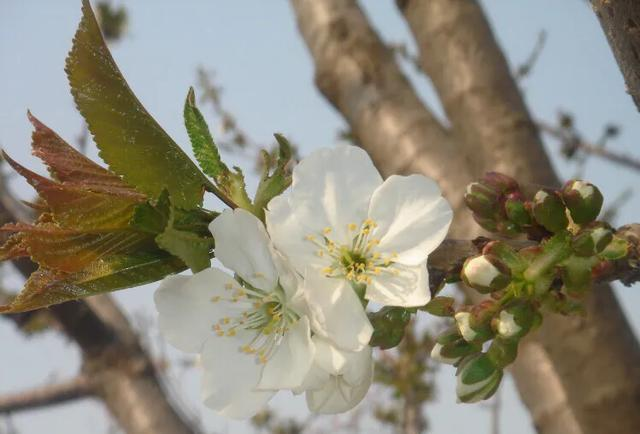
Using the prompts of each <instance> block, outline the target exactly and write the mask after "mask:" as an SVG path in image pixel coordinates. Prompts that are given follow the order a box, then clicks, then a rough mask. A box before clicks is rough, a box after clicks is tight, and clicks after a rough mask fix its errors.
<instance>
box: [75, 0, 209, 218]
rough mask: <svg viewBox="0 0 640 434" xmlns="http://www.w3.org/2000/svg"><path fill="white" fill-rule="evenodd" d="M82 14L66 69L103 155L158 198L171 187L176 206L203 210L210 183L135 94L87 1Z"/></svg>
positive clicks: (119, 171)
mask: <svg viewBox="0 0 640 434" xmlns="http://www.w3.org/2000/svg"><path fill="white" fill-rule="evenodd" d="M82 12H83V15H82V20H81V21H80V25H79V27H78V30H77V32H76V34H75V38H74V41H73V47H72V49H71V52H70V53H69V56H68V57H67V61H66V68H65V70H66V72H67V76H68V78H69V83H70V85H71V93H72V94H73V97H74V100H75V102H76V105H77V107H78V109H79V111H80V113H81V114H82V116H83V117H84V118H85V120H86V122H87V125H88V126H89V130H90V131H91V133H92V134H93V137H94V139H95V142H96V144H97V145H98V148H100V156H101V157H102V159H103V160H104V161H106V162H107V164H109V167H110V168H111V170H113V171H114V172H116V173H117V174H119V175H121V176H123V177H124V180H125V181H126V182H128V183H129V184H131V185H133V186H135V187H136V188H137V189H138V190H139V191H141V192H143V193H146V194H147V195H149V196H150V197H151V198H153V199H157V198H158V197H159V196H160V194H161V193H162V190H164V189H165V188H166V189H167V190H168V191H169V194H170V196H171V199H172V201H173V203H174V204H175V205H176V206H179V207H180V208H184V209H190V208H194V207H196V206H198V205H200V204H201V203H202V196H203V192H204V190H203V185H205V184H207V183H208V180H207V179H206V177H205V176H204V175H203V174H202V172H200V170H199V169H198V167H197V166H196V165H195V164H194V163H193V162H192V161H191V160H190V159H189V157H188V156H187V155H186V154H185V153H184V152H183V151H182V149H180V147H179V146H178V145H177V144H176V143H175V142H174V141H173V140H172V139H171V138H170V137H169V135H168V134H167V133H166V132H165V131H164V130H163V129H162V127H160V125H159V124H158V123H157V122H156V121H155V119H153V118H152V117H151V115H150V114H149V113H148V112H147V110H146V109H145V108H144V107H143V105H142V104H141V103H140V101H138V99H137V98H136V96H135V95H134V94H133V92H132V91H131V89H130V88H129V85H128V84H127V82H126V81H125V79H124V77H123V76H122V73H121V72H120V70H119V69H118V67H117V65H116V63H115V61H114V60H113V57H112V56H111V53H110V52H109V49H108V48H107V45H106V44H105V42H104V39H103V37H102V34H101V32H100V28H99V27H98V23H97V21H96V18H95V16H94V14H93V11H92V10H91V6H90V4H89V1H88V0H83V2H82Z"/></svg>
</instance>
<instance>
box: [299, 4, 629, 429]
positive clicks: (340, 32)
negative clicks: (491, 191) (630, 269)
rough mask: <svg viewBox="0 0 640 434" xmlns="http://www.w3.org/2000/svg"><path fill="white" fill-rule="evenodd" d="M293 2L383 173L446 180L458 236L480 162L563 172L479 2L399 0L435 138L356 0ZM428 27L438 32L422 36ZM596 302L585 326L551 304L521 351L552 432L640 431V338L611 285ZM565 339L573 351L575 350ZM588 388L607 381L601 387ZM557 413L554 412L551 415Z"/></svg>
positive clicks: (541, 179)
mask: <svg viewBox="0 0 640 434" xmlns="http://www.w3.org/2000/svg"><path fill="white" fill-rule="evenodd" d="M292 5H293V7H294V10H295V12H296V17H297V20H298V26H299V28H300V31H301V33H302V35H303V37H304V39H305V41H306V43H307V45H308V46H309V49H310V51H311V55H312V57H313V60H314V62H315V65H316V71H317V72H316V83H317V84H318V87H319V88H320V90H321V91H322V92H323V94H324V95H325V96H326V97H327V99H329V101H330V102H331V103H332V104H333V105H334V106H335V107H336V108H337V109H338V110H339V111H340V112H341V113H342V114H343V116H344V117H345V118H346V120H347V121H348V122H349V124H350V126H351V128H352V130H353V132H354V134H355V136H356V137H357V139H358V141H359V143H360V144H361V146H363V147H364V148H365V149H366V150H367V151H368V152H369V153H370V154H371V156H372V158H373V160H374V162H375V163H376V165H377V166H378V167H379V168H380V170H381V171H382V172H383V173H384V174H385V175H389V174H391V173H398V172H400V173H408V172H417V173H424V174H426V175H429V176H431V177H433V178H435V179H436V180H437V181H438V182H439V183H440V185H441V187H442V188H443V191H444V193H445V195H446V196H447V197H448V198H449V199H450V200H451V202H452V205H453V207H454V210H455V211H456V217H455V223H454V227H453V228H452V234H453V235H454V236H456V237H470V236H474V235H476V234H477V227H476V225H474V224H473V223H471V222H470V219H469V213H467V212H465V211H464V209H463V206H462V204H461V198H462V195H463V192H464V188H465V186H466V184H467V183H468V182H469V181H470V180H471V179H472V178H473V177H474V176H477V175H478V174H480V173H481V172H482V171H484V170H488V169H494V170H496V169H497V170H500V171H503V172H505V173H509V174H513V175H515V176H516V177H517V178H518V179H519V180H521V181H523V182H532V183H544V184H551V185H553V184H557V182H558V180H557V177H556V176H555V174H554V173H553V170H552V168H551V165H550V164H549V160H548V158H547V156H546V155H545V154H544V151H543V148H542V145H541V143H540V140H539V137H538V135H537V130H536V128H535V126H534V124H533V122H532V120H531V117H530V116H529V114H528V112H527V110H526V107H525V106H524V103H523V102H522V97H521V96H520V94H519V92H518V89H517V87H516V85H515V83H514V82H513V80H512V78H511V76H510V74H509V68H508V67H507V64H506V61H505V59H504V56H503V55H502V53H501V51H500V49H499V47H498V45H497V43H496V41H495V38H494V37H493V34H492V32H491V29H490V28H489V25H488V23H487V21H486V18H485V17H484V15H483V13H482V11H481V9H480V8H479V7H478V6H477V4H476V3H475V2H473V1H470V0H447V1H444V0H430V1H417V0H416V1H404V2H400V7H401V9H402V11H403V13H404V14H405V16H406V17H407V21H408V22H409V25H410V27H411V29H412V31H413V32H414V35H415V36H416V39H417V40H418V45H419V47H420V49H421V63H422V66H423V68H424V69H425V71H427V72H428V73H429V74H430V76H431V78H432V80H433V82H434V85H435V86H436V88H437V90H438V93H439V95H440V96H441V98H442V99H443V105H444V106H445V110H446V111H447V116H448V117H449V118H450V120H451V124H452V129H451V131H446V134H445V135H444V138H446V140H437V138H440V137H442V127H440V126H439V125H435V126H434V124H433V122H422V120H423V119H426V120H427V121H430V120H431V119H430V118H428V117H425V116H424V115H423V114H424V113H425V112H426V113H428V111H426V109H425V108H424V106H423V105H422V104H421V103H420V102H419V101H418V100H417V98H416V97H415V94H414V91H413V89H411V86H410V85H409V83H408V82H407V80H406V78H405V77H404V76H403V75H402V74H401V72H400V71H399V69H398V67H397V65H396V64H395V62H394V60H393V59H392V58H391V56H390V55H389V53H388V50H387V48H386V47H385V46H384V45H383V43H382V42H381V41H380V39H379V38H378V36H377V35H376V34H375V32H374V31H373V29H372V28H371V26H370V25H369V23H368V21H367V19H366V17H365V16H364V14H363V13H362V11H361V10H360V9H359V8H358V6H357V4H356V3H355V1H353V0H292ZM438 20H440V22H438ZM429 38H432V39H433V40H429V41H427V40H425V39H429ZM438 57H439V58H438ZM433 58H435V59H433ZM399 94H401V95H402V98H397V96H398V95H399ZM411 94H414V95H413V96H411ZM381 107H382V108H384V110H381V109H380V108H381ZM381 113H383V114H381ZM408 119H411V120H412V122H408V121H407V120H408ZM395 122H399V125H402V126H404V127H402V128H399V127H398V124H395ZM407 125H410V127H411V128H408V126H407ZM411 131H413V132H419V133H415V134H411V133H410V132H411ZM434 137H435V138H436V140H434ZM465 155H471V156H473V161H469V160H470V159H469V158H468V157H465ZM588 305H589V309H588V310H589V312H588V316H587V318H584V319H580V320H579V324H580V325H579V326H577V325H576V320H567V319H566V318H558V317H556V316H551V315H550V316H548V317H547V318H546V319H545V323H544V326H543V327H542V329H541V330H540V332H539V333H537V334H536V335H535V336H534V337H533V338H532V339H530V340H529V342H528V343H527V344H525V345H523V348H522V353H523V354H525V355H526V354H529V353H533V352H534V350H538V351H537V353H536V354H537V355H538V358H533V357H532V358H527V357H521V358H520V360H519V362H518V363H517V365H516V366H515V368H514V374H515V378H516V382H517V385H518V388H519V391H520V393H521V395H522V397H523V399H524V401H525V403H526V404H527V405H528V407H529V409H530V411H531V413H532V416H533V417H534V423H535V424H536V426H537V427H538V429H539V430H540V432H543V433H545V434H551V433H553V434H555V433H558V434H559V433H562V434H567V433H585V434H587V433H589V434H590V433H594V434H595V433H602V432H616V433H618V432H619V433H630V434H631V433H636V432H640V417H639V416H638V415H635V416H634V415H633V409H635V408H637V406H638V401H637V396H638V393H639V391H640V372H638V369H639V368H638V366H640V348H639V347H638V344H637V341H636V340H635V338H634V337H633V333H632V332H631V330H630V328H629V325H628V324H627V323H626V320H625V318H624V316H623V314H622V312H621V310H620V307H619V306H618V304H617V301H616V300H615V297H614V296H613V293H612V292H611V291H610V289H608V288H600V289H599V290H598V293H597V294H596V295H595V296H594V297H593V298H592V299H591V301H590V302H589V303H588ZM612 324H615V325H616V327H617V328H616V333H612V331H613V329H612V328H611V325H612ZM567 345H570V346H569V347H570V348H571V349H574V350H575V351H574V352H572V351H566V349H567ZM586 348H591V352H590V354H585V352H584V350H586ZM596 349H597V350H596ZM541 350H542V351H541ZM542 361H543V362H542ZM605 366H606V369H605V368H604V367H605ZM596 369H597V371H598V372H597V374H596V372H595V370H596ZM532 378H535V379H536V380H535V381H532V380H531V379H532ZM605 389H606V392H607V393H606V394H605V393H604V391H605ZM589 390H593V391H601V392H600V393H598V395H597V396H596V395H591V394H590V393H587V391H589ZM563 396H566V399H565V398H563ZM549 414H553V415H554V417H551V418H549V417H545V416H546V415H549ZM622 419H624V420H622Z"/></svg>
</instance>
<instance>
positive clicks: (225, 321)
mask: <svg viewBox="0 0 640 434" xmlns="http://www.w3.org/2000/svg"><path fill="white" fill-rule="evenodd" d="M230 322H231V319H230V318H229V317H224V318H222V324H229V323H230Z"/></svg>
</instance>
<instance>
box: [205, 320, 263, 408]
mask: <svg viewBox="0 0 640 434" xmlns="http://www.w3.org/2000/svg"><path fill="white" fill-rule="evenodd" d="M251 336H253V334H252V333H249V332H239V333H238V334H237V335H236V336H233V337H228V336H223V337H218V336H214V337H211V338H209V339H207V341H206V343H205V345H204V349H203V351H202V366H203V369H204V377H203V381H202V398H203V401H204V403H205V405H206V406H207V407H209V408H212V409H213V410H215V411H216V412H218V413H219V414H222V415H223V416H226V417H230V418H234V419H247V418H249V417H251V416H253V415H255V414H256V413H258V411H260V409H262V407H264V405H265V404H266V403H267V402H268V401H269V399H271V397H272V396H273V395H274V394H275V392H272V391H256V390H255V387H256V385H257V384H258V381H259V379H260V375H261V371H262V367H263V365H261V364H259V363H257V362H256V360H255V357H254V356H252V355H249V354H245V353H242V352H241V351H240V347H241V346H242V345H243V344H246V343H247V342H248V340H249V339H250V338H251Z"/></svg>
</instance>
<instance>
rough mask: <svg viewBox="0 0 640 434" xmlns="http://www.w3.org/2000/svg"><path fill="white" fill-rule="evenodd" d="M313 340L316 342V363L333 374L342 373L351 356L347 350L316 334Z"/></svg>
mask: <svg viewBox="0 0 640 434" xmlns="http://www.w3.org/2000/svg"><path fill="white" fill-rule="evenodd" d="M313 342H314V343H315V344H316V360H315V363H316V364H317V365H318V366H319V367H320V368H321V369H323V370H324V371H326V372H328V373H329V374H331V375H339V374H341V373H342V370H343V369H344V366H345V364H346V363H347V360H348V358H349V356H348V355H347V354H345V353H346V351H343V350H340V349H339V348H337V347H336V346H334V345H332V344H331V342H330V341H329V340H327V339H325V338H323V337H320V336H318V335H315V336H314V337H313Z"/></svg>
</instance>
